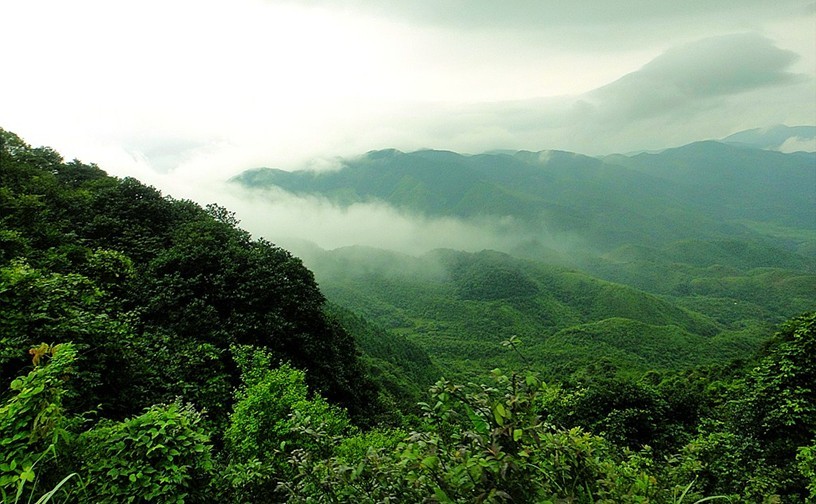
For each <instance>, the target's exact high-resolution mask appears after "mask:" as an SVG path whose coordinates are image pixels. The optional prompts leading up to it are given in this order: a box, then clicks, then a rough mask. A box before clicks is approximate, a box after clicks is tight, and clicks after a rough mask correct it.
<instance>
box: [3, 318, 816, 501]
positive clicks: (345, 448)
mask: <svg viewBox="0 0 816 504" xmlns="http://www.w3.org/2000/svg"><path fill="white" fill-rule="evenodd" d="M517 343H518V342H517V341H515V340H511V341H510V342H509V346H510V347H512V348H516V346H517ZM233 352H234V353H235V359H236V362H238V363H239V366H240V367H241V375H242V382H243V383H242V385H241V386H239V387H238V388H237V389H236V392H235V394H236V403H235V405H234V407H233V412H232V414H231V416H230V424H229V426H228V427H227V429H226V431H225V432H215V431H211V430H210V431H208V429H207V427H206V426H205V424H204V423H203V422H201V414H200V412H198V411H196V410H195V409H194V408H193V407H192V406H189V405H186V406H185V405H181V404H179V403H173V404H169V405H154V406H152V407H150V408H148V409H147V410H145V412H143V413H142V414H141V415H137V416H135V417H132V418H130V419H126V420H123V421H118V422H116V421H112V420H104V419H103V420H100V421H98V422H96V423H95V424H90V423H89V421H88V418H89V415H88V414H85V415H83V416H78V415H77V414H76V412H70V411H67V410H66V409H65V408H64V406H63V404H62V397H64V394H65V391H66V390H67V384H68V383H69V382H70V380H71V377H72V376H75V375H77V374H78V373H79V372H80V371H81V370H78V369H75V368H74V365H75V363H76V352H75V350H74V347H73V345H71V344H70V343H67V344H62V345H56V346H50V345H47V344H42V345H40V346H37V347H35V348H33V349H32V351H31V352H30V353H31V355H32V357H33V358H32V364H33V369H32V370H31V371H30V372H29V373H28V374H27V375H25V376H23V377H20V378H18V379H16V380H15V381H14V382H13V384H12V387H11V391H10V393H9V394H8V395H7V397H6V399H5V401H4V403H3V405H2V406H0V413H2V414H1V415H0V421H1V422H0V435H2V437H0V444H2V446H3V447H4V459H3V463H2V465H0V469H1V470H2V471H3V472H2V474H0V478H2V479H0V490H2V495H3V498H4V502H15V501H16V500H18V499H19V497H20V496H21V495H29V496H31V497H32V498H36V497H37V496H45V495H46V494H47V491H48V490H50V489H51V488H56V487H57V486H58V485H59V489H58V490H59V491H57V492H56V493H55V494H54V495H51V497H50V498H51V499H57V500H58V501H62V502H66V501H67V502H156V501H160V502H208V501H211V500H212V499H216V500H218V501H219V502H282V501H288V502H371V503H374V502H456V503H469V502H530V503H533V502H535V503H544V502H552V503H556V502H576V503H584V502H586V503H589V502H595V503H604V502H606V503H615V502H623V503H626V502H632V503H634V502H652V503H664V502H665V503H678V502H692V501H693V500H694V499H703V498H704V497H705V496H717V497H721V498H723V499H726V498H727V499H728V500H729V501H730V502H746V503H748V502H801V501H803V500H804V499H806V498H809V497H808V496H812V495H813V492H814V488H816V485H815V484H814V480H813V474H814V462H813V461H814V457H813V453H814V445H813V440H814V439H816V397H814V391H813V389H812V383H814V379H816V373H814V370H815V369H816V365H814V362H816V358H815V357H816V313H810V314H806V315H804V316H801V317H798V318H796V319H793V320H791V321H790V322H789V323H787V324H785V325H784V326H783V327H782V330H781V331H780V332H778V333H777V334H776V336H774V338H773V339H771V340H770V342H769V344H768V345H767V347H766V349H765V350H764V351H763V353H762V354H761V355H760V356H759V357H758V358H757V360H756V361H755V362H754V363H753V364H752V365H751V366H750V367H747V368H744V367H743V368H740V367H736V368H734V369H733V370H731V371H725V372H720V373H719V374H718V375H717V374H709V375H708V378H705V377H703V376H701V375H676V374H675V375H667V376H665V377H663V378H662V379H661V378H659V377H657V376H650V377H645V378H644V380H646V381H645V382H642V383H640V384H636V383H632V382H628V381H626V379H615V378H604V377H602V376H601V377H591V376H592V375H594V374H597V373H596V372H595V373H592V374H591V375H589V376H588V377H587V378H584V379H582V380H579V381H578V382H576V383H575V384H570V383H565V384H562V385H547V384H545V383H543V382H542V381H541V380H540V379H539V378H538V377H537V376H536V374H535V373H532V372H529V371H524V372H522V373H510V374H508V373H504V372H501V371H498V370H496V371H494V372H493V373H492V374H491V376H490V378H489V380H487V383H485V384H481V385H477V384H470V385H466V386H465V385H459V384H455V383H452V382H450V381H447V380H440V381H439V382H438V383H437V384H436V385H435V386H434V387H432V388H431V391H430V400H429V401H428V402H427V403H422V404H420V406H421V408H422V410H423V417H422V420H421V422H420V423H419V424H418V425H416V426H414V428H413V430H410V431H408V432H406V431H404V430H399V429H398V430H394V429H389V428H384V427H381V428H377V429H373V430H369V431H366V432H361V431H359V430H358V429H357V428H354V427H352V426H351V424H350V423H349V420H348V417H347V415H346V413H345V412H344V411H343V410H340V409H338V408H336V407H333V406H331V405H329V404H328V403H326V402H325V400H324V399H322V398H321V397H320V396H317V395H310V394H309V391H308V388H307V386H306V384H305V380H304V374H303V372H302V371H298V370H296V369H294V368H292V367H291V366H289V365H287V364H282V365H280V366H278V367H274V364H273V360H272V356H271V354H270V353H268V352H267V351H263V350H259V349H256V348H252V347H248V346H245V347H236V348H234V349H233ZM699 385H702V388H700V387H699ZM695 389H696V392H695V391H694V390H695ZM683 390H686V391H687V392H689V391H690V393H687V395H686V396H683V397H677V398H675V403H674V404H672V401H670V400H669V399H670V397H669V396H670V395H672V394H676V393H679V392H680V391H683ZM689 402H692V403H696V407H695V406H690V407H689V409H688V410H683V409H682V407H681V406H682V405H683V404H686V406H689V405H688V404H687V403H689ZM661 403H665V404H663V405H661ZM593 409H594V411H593ZM655 415H656V416H655ZM593 418H595V420H593ZM683 420H685V423H684V422H683ZM582 424H583V425H582ZM638 426H644V427H646V428H643V429H639V428H635V429H634V430H633V428H634V427H638ZM655 427H661V428H659V429H656V428H655ZM213 436H219V437H222V438H223V439H224V441H225V443H224V444H223V446H221V445H214V444H212V443H211V442H210V439H211V438H212V437H213ZM652 442H655V447H654V448H653V447H652V445H651V443H652ZM72 474H76V475H77V478H76V481H73V480H70V481H68V480H66V478H68V477H69V476H71V475H72ZM698 502H699V500H698Z"/></svg>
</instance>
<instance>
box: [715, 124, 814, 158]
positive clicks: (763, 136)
mask: <svg viewBox="0 0 816 504" xmlns="http://www.w3.org/2000/svg"><path fill="white" fill-rule="evenodd" d="M720 141H721V142H723V143H728V144H734V145H743V146H749V147H757V148H760V149H768V150H778V151H782V152H795V151H808V152H813V151H816V126H785V125H782V124H779V125H776V126H772V127H770V128H754V129H749V130H745V131H739V132H737V133H734V134H733V135H729V136H727V137H725V138H723V139H722V140H720Z"/></svg>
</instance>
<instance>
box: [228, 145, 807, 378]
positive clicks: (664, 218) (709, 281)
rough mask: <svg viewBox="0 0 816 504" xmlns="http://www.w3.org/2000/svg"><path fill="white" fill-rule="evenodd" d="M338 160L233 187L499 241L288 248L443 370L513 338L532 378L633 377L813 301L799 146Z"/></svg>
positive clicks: (465, 370) (720, 355)
mask: <svg viewBox="0 0 816 504" xmlns="http://www.w3.org/2000/svg"><path fill="white" fill-rule="evenodd" d="M797 131H798V130H797ZM343 165H344V167H343V168H342V169H340V170H336V171H331V172H292V173H290V172H283V171H279V170H270V169H258V170H252V171H248V172H245V173H243V174H241V175H240V176H238V177H236V178H235V179H234V181H235V182H237V183H240V184H242V185H244V186H247V187H250V188H255V189H263V188H264V187H269V186H272V185H275V186H278V187H280V188H283V189H285V190H287V191H291V192H294V193H296V194H309V195H320V196H322V197H325V198H327V199H328V200H330V201H332V202H334V203H336V204H338V205H340V206H345V205H350V204H353V203H359V202H367V201H380V202H384V203H388V204H390V205H392V206H394V207H396V208H397V209H399V210H400V211H404V212H410V213H414V214H420V215H424V216H437V217H446V218H450V217H456V218H460V219H463V220H465V221H469V222H473V223H481V225H482V226H483V228H484V233H485V234H491V233H494V232H495V233H497V235H498V236H500V237H501V238H497V239H496V240H495V241H496V242H497V243H499V242H500V241H501V239H504V241H505V244H504V247H503V249H504V251H505V252H507V253H508V254H509V255H507V254H498V253H495V252H490V251H483V252H480V253H476V254H468V253H463V252H454V251H435V252H431V253H428V254H425V255H424V256H422V257H419V258H416V257H409V256H404V255H400V254H396V253H391V252H386V251H377V250H373V249H365V248H360V247H355V248H346V249H338V250H334V251H322V250H319V249H317V248H315V247H303V248H302V249H301V250H299V253H300V254H301V257H303V258H304V260H305V261H306V263H307V264H308V265H309V267H310V268H311V269H313V270H314V271H315V274H316V276H317V279H318V282H319V283H320V285H321V288H322V290H323V292H324V293H326V295H327V296H328V297H329V299H331V300H333V301H335V302H337V303H338V304H341V305H344V306H346V307H348V308H351V309H352V310H354V311H357V312H358V313H360V314H362V315H364V316H365V317H366V318H368V319H370V320H372V321H374V322H376V323H378V324H379V325H382V326H384V327H387V328H390V329H392V330H393V331H395V332H397V333H399V334H403V335H405V337H406V338H408V339H410V340H412V341H414V342H416V343H418V344H420V345H421V346H422V347H423V348H425V349H426V350H427V351H428V352H429V353H430V354H431V355H432V356H433V358H435V359H436V360H437V362H438V363H439V364H440V365H441V366H443V368H444V369H445V370H446V372H447V373H448V376H452V375H453V376H463V375H464V376H466V377H467V378H473V377H474V376H473V375H474V373H475V374H482V373H484V372H485V371H487V370H489V369H491V368H492V367H495V366H497V365H502V366H506V365H508V364H510V362H508V360H507V357H502V356H499V355H496V354H495V352H494V351H493V348H494V346H495V344H496V343H497V342H499V341H501V340H503V339H506V338H509V337H510V336H512V335H517V336H519V337H521V338H522V339H523V340H524V341H525V344H526V347H525V351H526V352H527V353H528V357H529V359H530V360H531V361H532V362H534V363H536V367H537V369H539V370H540V371H543V372H545V373H547V375H548V376H558V375H561V374H563V373H565V372H567V373H570V372H573V371H575V370H576V369H577V368H579V367H581V366H583V365H586V364H587V363H589V362H594V361H596V360H597V359H599V358H605V359H608V360H610V361H611V362H612V363H613V364H614V365H615V366H617V367H618V368H620V369H621V370H623V371H627V372H629V371H631V372H634V373H636V374H637V373H642V372H645V371H648V370H650V369H658V370H665V369H683V368H687V367H690V366H693V365H699V364H706V363H713V362H722V361H724V360H729V359H733V358H740V357H745V356H748V355H750V354H751V352H753V351H755V350H756V349H757V347H758V345H759V343H760V342H761V341H762V340H764V339H765V338H766V335H767V334H768V333H769V332H770V331H771V330H772V327H774V326H775V325H776V324H779V323H780V322H782V321H784V320H785V319H787V318H789V317H791V316H795V315H796V314H799V313H801V312H803V311H805V310H809V309H812V308H813V303H814V300H816V189H814V188H816V154H814V153H802V152H800V153H794V154H783V153H780V152H774V151H766V150H760V149H756V148H749V147H740V146H733V145H727V144H724V143H718V142H713V141H707V142H698V143H694V144H690V145H687V146H684V147H680V148H676V149H668V150H665V151H663V152H660V153H657V154H650V153H644V154H637V155H633V156H623V155H614V156H607V157H605V158H603V159H596V158H590V157H587V156H582V155H579V154H573V153H568V152H561V151H543V152H539V153H531V152H518V153H515V154H512V155H510V154H484V155H477V156H463V155H459V154H455V153H452V152H439V151H419V152H414V153H402V152H399V151H393V150H391V151H378V152H371V153H369V154H367V155H365V156H363V157H361V158H358V159H351V160H345V161H343ZM491 223H492V225H491ZM610 282H613V283H610ZM551 373H552V374H551Z"/></svg>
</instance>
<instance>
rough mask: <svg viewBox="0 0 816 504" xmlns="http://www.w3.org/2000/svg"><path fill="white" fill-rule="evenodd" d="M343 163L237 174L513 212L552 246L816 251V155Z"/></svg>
mask: <svg viewBox="0 0 816 504" xmlns="http://www.w3.org/2000/svg"><path fill="white" fill-rule="evenodd" d="M340 163H341V168H340V169H338V170H333V171H327V172H319V171H318V172H315V171H295V172H286V171H282V170H274V169H269V168H261V169H256V170H249V171H246V172H244V173H242V174H240V175H238V176H237V177H235V178H234V179H233V180H234V181H235V182H236V183H238V184H241V185H242V186H245V187H248V188H253V189H262V188H264V187H271V186H276V187H280V188H282V189H284V190H286V191H289V192H292V193H295V194H308V195H320V196H322V197H325V198H328V199H329V200H330V201H332V202H335V203H337V204H339V205H342V206H347V205H350V204H353V203H355V202H361V201H372V200H376V201H382V202H385V203H388V204H389V205H392V206H394V207H396V208H399V209H402V210H405V211H409V212H414V213H418V214H424V215H437V216H440V215H442V216H456V217H461V218H470V219H472V218H476V217H480V216H481V217H484V216H493V217H496V218H508V217H512V219H513V222H515V223H516V226H517V227H516V228H515V230H516V231H517V232H522V231H526V232H529V233H532V235H533V236H538V237H539V238H540V240H541V241H542V242H543V243H546V242H548V241H551V240H552V239H556V240H558V239H561V238H562V237H563V238H566V237H570V238H572V239H575V238H576V236H577V237H578V238H580V240H581V242H580V243H581V244H582V245H583V247H584V248H585V249H591V250H595V251H599V252H607V251H609V250H611V249H614V248H616V247H619V246H622V245H627V244H637V245H642V246H650V247H662V246H666V245H668V244H670V243H673V242H676V241H678V240H723V239H729V238H730V239H739V240H746V239H747V240H751V241H757V242H760V243H764V244H766V245H767V244H771V245H775V246H777V247H782V248H784V249H786V250H792V251H797V250H799V251H802V250H807V251H808V257H809V258H810V259H811V261H812V260H813V259H814V254H813V253H814V252H816V251H814V250H812V245H809V244H812V242H813V239H814V233H816V223H814V219H813V218H812V217H813V212H814V211H816V196H814V193H813V187H815V186H816V153H805V152H798V153H793V154H783V153H781V152H773V151H765V150H761V149H756V148H749V147H738V146H733V145H726V144H723V143H719V142H713V141H708V142H697V143H693V144H690V145H686V146H683V147H679V148H676V149H667V150H665V151H663V152H660V153H658V154H638V155H635V156H623V155H614V156H607V157H605V158H603V159H597V158H593V157H589V156H584V155H581V154H576V153H571V152H563V151H541V152H526V151H521V152H517V153H515V154H512V155H511V154H480V155H472V156H465V155H461V154H457V153H453V152H444V151H417V152H410V153H403V152H400V151H395V150H388V151H374V152H369V153H368V154H366V155H364V156H361V157H359V158H353V159H344V160H341V162H340ZM808 247H811V248H810V249H808ZM578 252H580V251H578ZM811 264H812V263H811Z"/></svg>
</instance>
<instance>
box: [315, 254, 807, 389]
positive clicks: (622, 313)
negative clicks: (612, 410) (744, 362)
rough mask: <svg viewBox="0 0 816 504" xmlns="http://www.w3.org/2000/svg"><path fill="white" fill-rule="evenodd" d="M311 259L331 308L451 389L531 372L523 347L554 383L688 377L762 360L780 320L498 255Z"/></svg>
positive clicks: (742, 306)
mask: <svg viewBox="0 0 816 504" xmlns="http://www.w3.org/2000/svg"><path fill="white" fill-rule="evenodd" d="M300 254H301V256H302V257H303V259H304V261H305V263H306V264H308V265H309V267H310V268H311V269H312V270H313V271H314V272H315V276H316V278H317V280H318V282H319V283H320V286H321V290H322V291H323V292H324V293H325V294H326V296H327V298H328V299H330V300H331V301H332V302H333V303H336V304H338V305H341V306H344V307H345V308H347V309H349V310H351V311H352V312H355V313H358V314H360V315H362V316H363V317H364V318H365V319H367V320H370V321H373V322H375V323H376V324H378V325H380V326H382V327H384V328H386V329H388V331H389V332H391V333H395V334H399V335H402V336H403V337H404V338H406V339H407V340H409V341H411V342H413V343H415V344H417V345H418V346H419V347H420V348H422V349H423V350H424V351H426V352H427V353H428V354H429V355H431V357H432V359H433V360H434V362H435V363H436V364H437V365H438V366H439V367H440V368H441V369H442V370H444V373H445V375H446V376H448V377H451V376H454V377H458V376H465V377H467V378H469V379H475V378H476V377H477V376H480V375H482V374H483V373H484V372H485V371H487V370H489V369H492V368H494V367H503V368H504V367H513V366H517V365H519V362H518V358H517V356H515V355H514V354H511V353H507V352H502V351H501V345H500V344H501V343H502V341H504V340H508V339H510V338H511V337H514V336H516V337H518V338H519V339H521V340H522V341H523V347H522V354H523V355H524V356H525V358H526V359H527V361H528V364H529V365H530V366H532V367H533V368H534V369H537V370H539V371H541V372H543V373H545V374H546V375H549V376H553V377H563V376H568V375H569V374H571V373H573V372H575V371H576V370H577V369H580V368H581V367H583V366H587V365H590V364H592V363H594V362H597V361H598V360H599V359H607V360H609V361H611V362H613V363H614V364H615V365H616V366H617V367H619V368H620V369H623V370H627V372H645V371H647V370H649V369H664V370H665V369H685V368H689V367H692V366H695V365H699V364H705V363H713V362H722V361H726V360H729V359H732V358H739V357H744V356H747V355H750V353H751V352H753V351H755V350H756V348H757V345H758V343H759V341H760V340H761V339H762V335H763V334H766V333H767V331H768V330H769V327H770V324H769V323H768V322H767V321H766V320H765V319H763V318H762V317H761V316H760V314H764V315H766V316H767V318H768V319H770V318H773V317H772V316H771V314H769V313H768V310H762V309H760V310H758V311H754V310H757V309H758V305H757V304H751V303H748V302H740V303H739V304H738V305H733V308H731V305H732V302H728V306H726V307H722V306H720V305H721V304H723V303H722V300H720V302H719V303H718V302H716V301H715V300H714V299H709V298H707V297H703V299H706V300H709V301H710V303H709V304H705V303H700V306H701V307H702V308H704V309H703V310H699V309H698V308H697V307H695V306H693V303H688V304H687V303H684V302H683V300H684V298H679V297H667V296H661V295H655V294H650V293H647V292H644V291H641V290H638V289H635V288H632V287H629V286H626V285H622V284H620V283H612V282H608V281H605V280H602V279H600V278H597V277H593V276H591V275H589V274H587V273H582V272H580V271H576V270H574V269H569V268H564V267H560V266H553V265H548V264H545V263H542V262H539V261H533V260H527V259H519V258H516V257H513V256H511V255H508V254H504V253H500V252H495V251H482V252H478V253H467V252H461V251H454V250H435V251H432V252H429V253H427V254H424V255H422V256H419V257H413V256H407V255H404V254H399V253H396V252H388V251H384V250H380V249H374V248H368V247H359V246H357V247H345V248H340V249H335V250H331V251H326V250H321V249H318V248H315V247H311V248H310V249H309V250H308V252H306V253H300ZM809 279H810V280H812V281H813V282H812V285H816V276H814V275H811V276H810V277H809ZM801 289H805V292H806V293H808V294H811V293H813V289H812V288H807V287H804V286H803V287H801ZM700 297H701V296H699V295H697V294H690V295H689V297H688V299H690V300H691V299H699V298H700ZM783 298H784V296H783ZM713 305H716V306H717V309H716V310H715V309H713V308H712V306H713ZM749 306H750V307H753V308H750V307H749ZM709 308H711V310H709V311H711V312H712V313H713V314H714V316H711V315H708V314H706V313H705V310H706V309H709ZM729 310H730V311H729ZM782 311H784V310H782ZM723 313H726V314H727V315H723Z"/></svg>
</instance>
